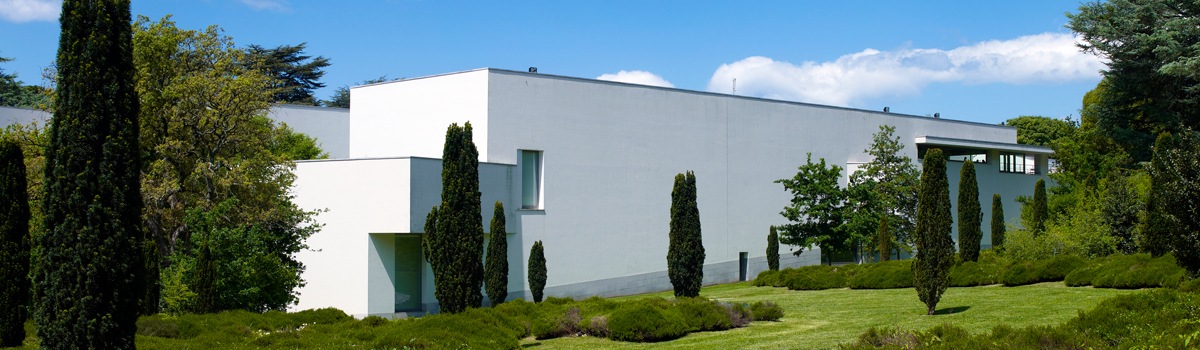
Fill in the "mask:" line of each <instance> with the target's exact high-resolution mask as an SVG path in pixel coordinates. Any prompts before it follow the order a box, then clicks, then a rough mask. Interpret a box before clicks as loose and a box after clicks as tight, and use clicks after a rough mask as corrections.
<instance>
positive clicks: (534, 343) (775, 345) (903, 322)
mask: <svg viewBox="0 0 1200 350" xmlns="http://www.w3.org/2000/svg"><path fill="white" fill-rule="evenodd" d="M1132 292H1133V291H1130V290H1119V289H1099V288H1091V287H1065V286H1063V283H1062V282H1051V283H1041V284H1035V285H1030V286H1022V287H1001V286H988V287H971V288H950V289H949V290H947V291H946V294H945V295H943V297H942V301H941V302H940V303H938V310H939V311H938V315H935V316H924V315H923V314H924V313H925V310H926V308H925V305H924V304H922V303H921V302H920V301H919V300H917V295H916V292H914V291H913V289H912V288H906V289H887V290H850V289H834V290H823V291H789V290H787V289H785V288H770V287H753V286H750V285H749V283H748V282H743V283H735V284H726V285H719V286H712V287H706V288H704V289H703V290H701V295H703V296H706V297H708V298H712V299H718V300H725V301H735V302H754V301H758V300H770V301H773V302H776V303H778V304H780V305H781V306H783V308H784V309H785V310H787V311H786V314H785V315H784V318H783V319H782V320H780V322H755V323H754V324H752V325H751V326H749V327H746V328H740V329H733V330H729V331H723V332H705V333H693V334H690V335H688V336H685V337H683V338H680V339H677V340H673V341H669V342H662V343H650V344H638V343H625V342H616V341H611V340H607V339H598V338H590V337H582V338H559V339H551V340H533V339H532V338H529V339H526V340H524V341H522V345H523V346H525V347H526V348H530V349H587V350H594V349H649V348H654V349H661V348H686V349H827V348H834V347H836V346H837V344H839V343H844V342H851V341H854V340H855V339H857V338H858V335H859V334H861V333H862V332H863V331H865V330H866V329H867V328H870V327H897V326H898V327H902V328H906V329H921V330H924V329H927V328H930V327H933V326H936V325H939V324H942V323H951V324H954V325H957V326H960V327H963V328H966V329H967V330H969V331H971V332H984V331H988V330H991V328H992V326H994V325H997V324H1009V325H1012V326H1015V327H1024V326H1029V325H1054V324H1059V323H1062V322H1064V321H1066V320H1068V319H1070V318H1072V317H1075V315H1076V314H1077V313H1078V311H1084V310H1090V309H1091V308H1093V307H1094V306H1096V304H1097V303H1099V302H1100V301H1101V300H1104V299H1107V298H1110V297H1113V296H1116V295H1120V294H1127V293H1132ZM649 296H660V297H665V298H670V297H671V293H670V292H665V293H657V294H647V295H638V296H632V297H623V298H617V299H633V298H644V297H649ZM950 309H953V313H949V311H950Z"/></svg>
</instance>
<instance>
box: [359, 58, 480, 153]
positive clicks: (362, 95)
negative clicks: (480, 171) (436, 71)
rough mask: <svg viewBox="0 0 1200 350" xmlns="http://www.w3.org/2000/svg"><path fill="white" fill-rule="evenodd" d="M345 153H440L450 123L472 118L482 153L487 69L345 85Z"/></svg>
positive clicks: (478, 145) (460, 123) (475, 135)
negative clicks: (348, 103) (347, 117)
mask: <svg viewBox="0 0 1200 350" xmlns="http://www.w3.org/2000/svg"><path fill="white" fill-rule="evenodd" d="M350 98H351V100H353V101H354V104H352V105H351V108H350V157H351V158H365V157H407V156H414V157H429V158H441V157H442V146H443V144H444V141H445V138H446V127H447V126H449V125H450V123H458V124H459V125H463V124H464V123H466V122H467V121H470V122H471V126H472V128H473V131H474V135H473V136H474V140H475V145H476V147H477V148H478V149H479V160H480V161H488V159H487V154H488V152H487V145H488V143H487V140H488V120H487V70H474V71H468V72H461V73H453V74H445V75H440V76H433V77H425V78H417V79H408V80H400V81H392V82H386V83H379V84H374V85H366V86H356V87H353V88H351V89H350Z"/></svg>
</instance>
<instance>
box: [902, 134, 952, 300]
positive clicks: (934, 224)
mask: <svg viewBox="0 0 1200 350" xmlns="http://www.w3.org/2000/svg"><path fill="white" fill-rule="evenodd" d="M953 224H954V220H953V219H952V218H951V216H950V184H949V182H948V180H947V179H946V156H945V155H944V153H942V150H941V149H937V148H934V149H930V150H928V151H926V152H925V161H924V162H923V171H922V172H921V197H920V204H919V205H918V207H917V230H916V235H915V236H914V238H915V239H914V242H915V243H916V251H917V253H916V255H915V256H914V258H915V260H914V261H913V266H912V271H913V277H914V278H915V280H914V285H915V286H916V289H917V297H918V298H920V299H921V302H922V303H925V306H927V307H928V308H929V315H933V312H934V310H936V308H937V304H938V301H940V300H941V298H942V293H944V292H945V291H946V288H947V287H949V286H950V279H949V274H950V267H951V266H953V264H954V259H953V253H954V240H953V239H951V238H950V227H951V225H953Z"/></svg>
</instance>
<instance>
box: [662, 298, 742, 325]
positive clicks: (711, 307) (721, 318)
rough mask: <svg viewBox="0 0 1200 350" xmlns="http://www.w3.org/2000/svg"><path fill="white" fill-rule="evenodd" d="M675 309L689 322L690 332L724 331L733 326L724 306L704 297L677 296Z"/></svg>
mask: <svg viewBox="0 0 1200 350" xmlns="http://www.w3.org/2000/svg"><path fill="white" fill-rule="evenodd" d="M675 311H676V312H678V313H679V315H680V316H682V317H683V320H684V321H685V322H687V325H688V331H689V332H704V331H723V330H726V329H730V328H733V320H731V319H730V318H729V313H728V311H727V310H726V309H725V307H724V306H722V305H720V304H717V303H714V302H712V301H709V300H708V299H705V298H704V297H696V298H677V299H675Z"/></svg>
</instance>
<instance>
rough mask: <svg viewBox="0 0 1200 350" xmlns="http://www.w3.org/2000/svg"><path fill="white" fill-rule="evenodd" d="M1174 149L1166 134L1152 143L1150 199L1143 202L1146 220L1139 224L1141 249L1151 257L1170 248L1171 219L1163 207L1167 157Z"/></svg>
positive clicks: (1166, 178) (1164, 202) (1165, 195)
mask: <svg viewBox="0 0 1200 350" xmlns="http://www.w3.org/2000/svg"><path fill="white" fill-rule="evenodd" d="M1174 147H1175V142H1174V137H1172V135H1171V134H1170V133H1162V134H1160V135H1158V139H1157V140H1155V141H1154V156H1153V158H1151V160H1150V196H1148V197H1147V199H1146V214H1145V215H1146V221H1144V222H1143V223H1142V244H1141V245H1142V250H1143V251H1145V252H1147V253H1150V254H1151V255H1153V256H1162V255H1163V254H1166V253H1167V252H1170V251H1171V247H1172V246H1173V245H1174V242H1173V237H1172V236H1173V235H1172V231H1173V228H1174V226H1175V225H1174V220H1172V218H1171V216H1170V214H1169V213H1170V210H1169V208H1167V200H1166V199H1167V198H1168V197H1169V196H1170V193H1169V191H1168V190H1167V182H1168V181H1171V179H1170V178H1169V177H1168V176H1167V173H1168V170H1169V169H1168V166H1167V162H1166V158H1167V154H1168V153H1169V152H1170V150H1171V149H1172V148H1174Z"/></svg>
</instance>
